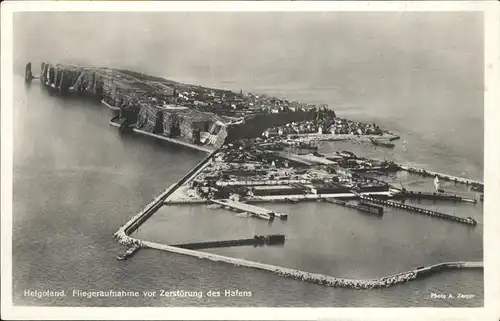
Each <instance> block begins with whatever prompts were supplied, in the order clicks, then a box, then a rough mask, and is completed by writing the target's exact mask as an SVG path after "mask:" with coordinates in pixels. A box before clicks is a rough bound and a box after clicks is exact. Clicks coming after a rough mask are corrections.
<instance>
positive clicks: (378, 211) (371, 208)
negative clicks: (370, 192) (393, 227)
mask: <svg viewBox="0 0 500 321" xmlns="http://www.w3.org/2000/svg"><path fill="white" fill-rule="evenodd" d="M323 200H324V201H325V202H328V203H332V204H336V205H340V206H344V207H349V208H353V209H356V210H358V211H362V212H365V213H370V214H375V215H377V216H382V215H384V208H383V207H382V206H377V205H372V204H368V203H363V202H360V203H358V204H352V203H349V202H346V201H342V200H338V199H335V198H325V199H323Z"/></svg>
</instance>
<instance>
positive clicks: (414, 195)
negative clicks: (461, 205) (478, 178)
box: [392, 191, 477, 204]
mask: <svg viewBox="0 0 500 321" xmlns="http://www.w3.org/2000/svg"><path fill="white" fill-rule="evenodd" d="M392 197H393V198H397V199H401V198H402V199H405V198H409V199H427V200H443V201H453V202H465V203H474V204H475V203H477V200H475V199H471V198H467V197H463V196H459V195H454V194H448V193H429V192H415V191H400V192H398V193H396V194H394V195H393V196H392Z"/></svg>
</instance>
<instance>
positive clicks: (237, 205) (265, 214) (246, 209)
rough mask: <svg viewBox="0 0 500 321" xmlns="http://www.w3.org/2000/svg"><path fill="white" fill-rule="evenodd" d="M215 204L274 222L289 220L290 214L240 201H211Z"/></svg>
mask: <svg viewBox="0 0 500 321" xmlns="http://www.w3.org/2000/svg"><path fill="white" fill-rule="evenodd" d="M210 201H211V202H212V203H214V204H219V205H221V206H222V207H225V208H228V209H231V210H234V211H236V212H240V213H249V214H251V215H254V216H256V217H258V218H261V219H265V220H273V219H274V218H275V217H277V218H279V219H281V220H287V219H288V214H286V213H279V212H274V211H271V210H268V209H265V208H262V207H259V206H255V205H250V204H246V203H242V202H238V201H233V200H230V199H221V200H216V199H212V200H210Z"/></svg>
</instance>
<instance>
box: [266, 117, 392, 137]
mask: <svg viewBox="0 0 500 321" xmlns="http://www.w3.org/2000/svg"><path fill="white" fill-rule="evenodd" d="M308 134H332V135H336V134H337V135H340V134H346V135H382V134H383V131H382V129H381V128H380V127H379V126H378V125H377V124H367V123H362V122H358V121H354V120H348V119H342V118H338V117H336V116H335V113H323V114H321V113H320V114H318V117H317V119H314V120H305V121H300V122H291V123H288V124H286V125H283V126H277V127H273V128H270V129H269V130H267V131H265V132H264V133H263V136H265V137H283V136H292V137H293V136H294V135H308Z"/></svg>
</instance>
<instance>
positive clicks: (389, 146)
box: [370, 137, 395, 148]
mask: <svg viewBox="0 0 500 321" xmlns="http://www.w3.org/2000/svg"><path fill="white" fill-rule="evenodd" d="M370 141H371V142H372V144H373V145H375V146H381V147H386V148H394V146H395V145H394V144H393V143H387V142H382V141H380V140H376V139H374V138H371V137H370Z"/></svg>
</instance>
